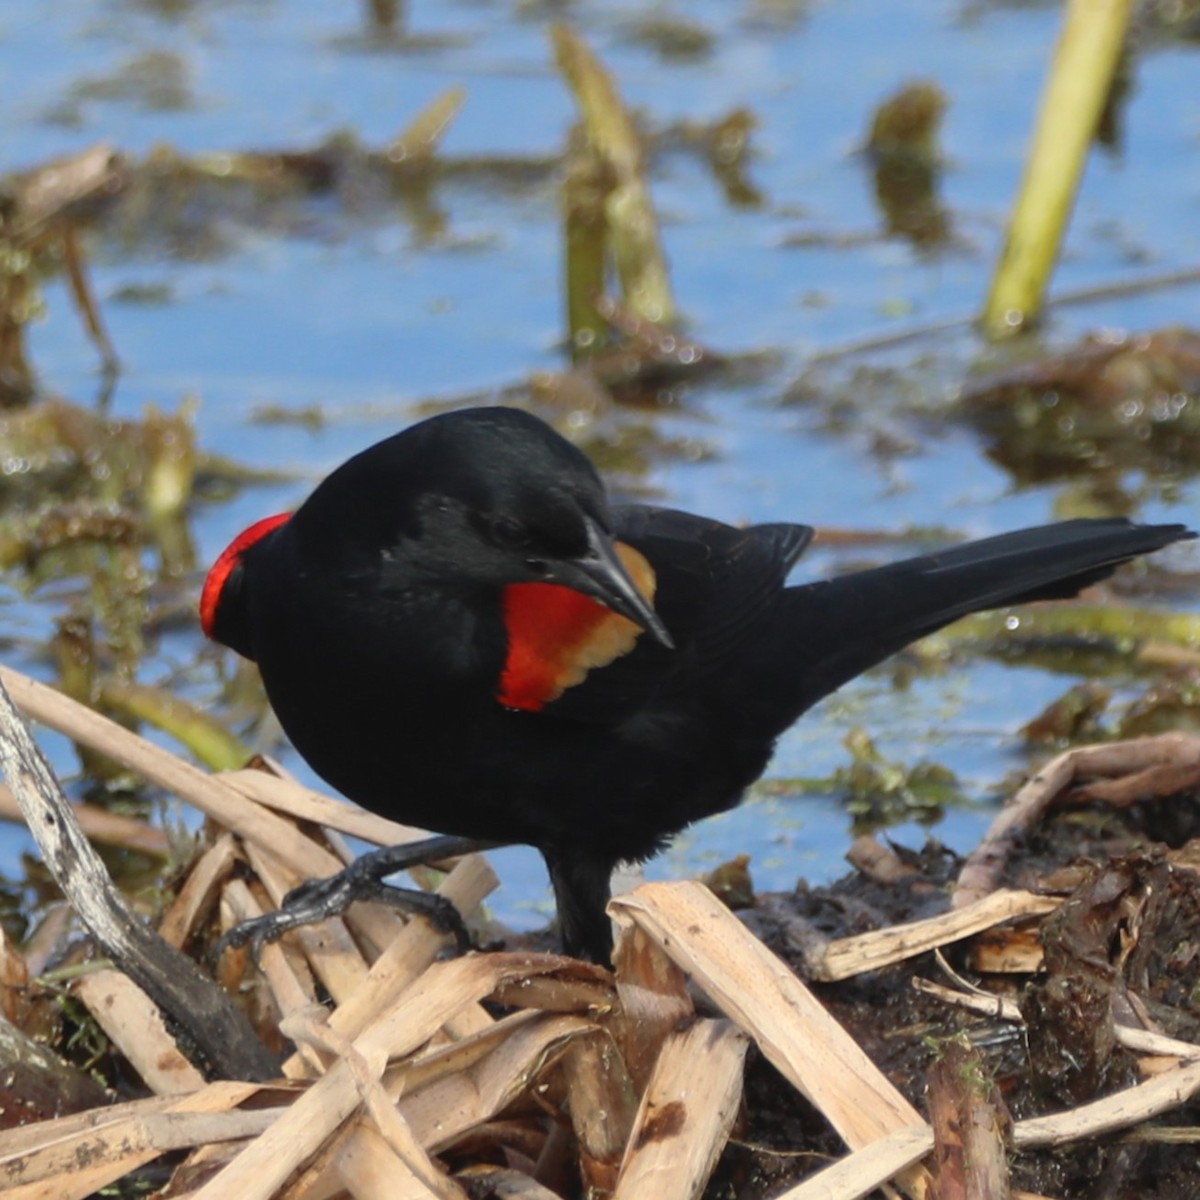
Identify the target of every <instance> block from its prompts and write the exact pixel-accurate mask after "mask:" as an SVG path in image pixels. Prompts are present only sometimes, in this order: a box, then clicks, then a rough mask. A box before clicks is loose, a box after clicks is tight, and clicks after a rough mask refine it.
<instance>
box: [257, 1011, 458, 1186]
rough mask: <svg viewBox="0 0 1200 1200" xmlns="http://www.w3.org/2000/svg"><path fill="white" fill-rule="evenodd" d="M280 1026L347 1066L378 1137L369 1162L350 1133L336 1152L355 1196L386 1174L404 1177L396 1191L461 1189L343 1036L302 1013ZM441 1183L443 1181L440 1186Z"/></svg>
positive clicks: (340, 1169) (378, 1074) (338, 1164)
mask: <svg viewBox="0 0 1200 1200" xmlns="http://www.w3.org/2000/svg"><path fill="white" fill-rule="evenodd" d="M280 1029H281V1032H282V1033H283V1034H284V1035H285V1036H287V1037H290V1038H292V1039H293V1040H294V1041H301V1040H303V1041H310V1042H312V1043H314V1044H315V1045H317V1046H318V1047H320V1048H321V1049H324V1050H328V1051H329V1052H330V1053H331V1054H333V1055H336V1057H337V1061H338V1062H341V1063H345V1064H347V1065H348V1066H349V1068H350V1071H351V1074H352V1075H353V1077H354V1082H355V1084H356V1086H357V1088H358V1092H359V1095H360V1097H361V1098H362V1101H363V1104H364V1107H365V1109H366V1115H367V1116H369V1117H370V1120H371V1122H372V1126H371V1128H372V1129H373V1131H374V1133H375V1134H377V1135H378V1139H381V1140H382V1142H383V1145H382V1146H380V1147H379V1148H378V1150H377V1152H376V1153H375V1154H374V1155H373V1156H372V1158H371V1160H370V1163H365V1162H364V1161H363V1157H364V1156H363V1154H362V1152H361V1151H360V1150H357V1148H356V1146H355V1145H354V1144H352V1143H354V1142H356V1139H354V1138H351V1140H350V1142H348V1143H347V1145H346V1156H345V1158H343V1157H342V1156H339V1157H338V1160H337V1162H336V1164H335V1167H336V1169H337V1170H338V1173H339V1174H340V1175H342V1176H343V1178H345V1176H346V1173H347V1170H348V1169H350V1170H351V1173H352V1175H353V1176H354V1177H355V1178H356V1179H357V1180H358V1183H357V1184H356V1185H355V1186H351V1188H350V1190H351V1191H352V1192H353V1193H354V1194H355V1195H371V1196H374V1195H376V1194H377V1193H378V1192H379V1188H380V1185H381V1184H382V1183H383V1182H384V1181H386V1180H387V1178H388V1177H389V1176H390V1177H391V1178H392V1179H393V1181H397V1183H399V1182H400V1181H404V1180H407V1181H409V1187H408V1188H405V1187H404V1186H403V1185H402V1184H400V1191H401V1192H404V1191H406V1190H411V1189H412V1188H415V1189H416V1190H417V1191H418V1192H423V1193H424V1194H427V1195H430V1196H435V1197H438V1198H439V1200H455V1198H456V1197H458V1196H459V1195H460V1194H461V1189H460V1188H459V1187H458V1186H457V1185H455V1184H451V1183H450V1182H449V1181H448V1180H447V1179H446V1178H445V1176H444V1175H442V1173H441V1171H440V1170H439V1169H438V1167H437V1166H436V1165H435V1164H434V1162H433V1160H432V1159H431V1158H430V1157H429V1154H428V1153H427V1152H426V1150H425V1148H424V1147H423V1146H422V1145H421V1143H420V1142H419V1141H418V1140H417V1138H416V1137H414V1136H413V1132H412V1129H411V1128H410V1127H409V1124H408V1122H407V1121H406V1120H405V1119H404V1117H403V1115H402V1114H401V1113H400V1112H399V1111H398V1110H397V1109H396V1107H395V1105H394V1104H393V1103H392V1101H391V1098H390V1097H389V1096H388V1095H387V1093H386V1092H385V1091H384V1088H383V1084H382V1081H381V1075H382V1072H381V1071H375V1070H374V1069H372V1068H371V1067H370V1066H369V1065H368V1063H367V1061H366V1060H365V1059H364V1058H363V1056H362V1055H361V1054H359V1052H358V1051H357V1050H356V1049H355V1047H354V1044H353V1043H352V1042H351V1041H350V1040H349V1039H348V1038H346V1037H343V1036H342V1035H341V1034H340V1033H338V1032H337V1031H336V1030H333V1029H331V1028H330V1027H329V1025H328V1024H326V1023H325V1022H318V1021H314V1020H311V1019H305V1018H302V1017H294V1018H292V1019H291V1020H290V1021H288V1022H287V1025H286V1026H281V1027H280ZM376 1142H377V1139H376V1138H374V1137H372V1138H370V1143H371V1145H373V1146H374V1145H375V1144H376ZM381 1160H382V1162H381ZM348 1162H355V1163H356V1164H357V1165H356V1166H355V1167H353V1168H348V1167H347V1165H346V1164H347V1163H348ZM443 1184H444V1185H445V1186H442V1185H443ZM394 1186H395V1184H394Z"/></svg>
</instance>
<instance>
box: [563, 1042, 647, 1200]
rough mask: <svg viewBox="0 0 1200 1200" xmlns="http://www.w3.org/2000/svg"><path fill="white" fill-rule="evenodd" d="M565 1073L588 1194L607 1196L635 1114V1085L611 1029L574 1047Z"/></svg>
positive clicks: (570, 1110) (564, 1061)
mask: <svg viewBox="0 0 1200 1200" xmlns="http://www.w3.org/2000/svg"><path fill="white" fill-rule="evenodd" d="M562 1071H563V1078H564V1079H565V1081H566V1085H567V1108H568V1112H569V1114H570V1118H571V1128H572V1129H573V1130H574V1132H575V1141H576V1143H577V1144H578V1146H579V1169H580V1173H581V1175H582V1176H583V1186H584V1190H585V1192H587V1193H588V1194H589V1195H606V1194H608V1193H609V1192H611V1191H612V1190H613V1187H614V1186H615V1185H616V1181H617V1172H618V1171H619V1170H620V1166H621V1160H622V1158H624V1156H625V1147H626V1146H627V1145H628V1143H629V1134H630V1131H631V1130H632V1129H633V1121H634V1118H635V1117H636V1115H637V1110H638V1098H637V1094H636V1092H635V1091H634V1090H633V1080H632V1079H630V1077H629V1070H628V1068H627V1067H626V1065H625V1059H624V1056H623V1055H622V1054H621V1053H620V1052H619V1051H618V1049H617V1046H616V1043H615V1042H614V1041H613V1037H612V1034H611V1033H610V1032H609V1031H608V1030H607V1029H597V1031H596V1032H595V1033H594V1034H593V1035H592V1036H591V1037H588V1038H583V1039H581V1040H578V1041H576V1042H574V1043H573V1044H572V1045H571V1047H570V1048H569V1049H568V1050H567V1053H566V1054H565V1055H564V1056H563V1062H562Z"/></svg>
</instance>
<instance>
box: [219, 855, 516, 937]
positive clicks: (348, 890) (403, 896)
mask: <svg viewBox="0 0 1200 1200" xmlns="http://www.w3.org/2000/svg"><path fill="white" fill-rule="evenodd" d="M498 845H502V843H500V842H479V841H475V840H473V839H472V838H463V837H431V838H425V839H424V840H422V841H419V842H406V843H405V844H404V845H402V846H382V847H380V849H378V850H372V851H371V852H370V853H368V854H363V855H360V856H359V857H358V858H356V859H355V860H354V861H353V862H352V863H351V864H350V865H349V866H348V867H345V868H344V869H343V870H341V871H339V872H338V873H337V874H336V875H330V876H328V877H327V878H325V879H310V880H308V882H306V883H302V884H300V886H299V887H296V888H293V889H292V890H291V891H290V892H288V894H287V895H286V896H284V898H283V903H282V904H281V905H280V906H279V908H278V909H277V910H276V911H275V912H273V913H267V914H266V915H265V916H262V917H255V918H253V919H251V920H249V921H242V922H241V923H240V924H238V925H235V926H234V927H233V928H232V929H230V930H229V931H228V933H226V934H225V935H224V936H223V937H222V938H221V940H220V941H219V942H218V943H217V945H216V949H215V950H214V952H213V953H214V957H219V956H220V955H221V954H222V953H223V952H224V951H225V950H227V949H229V948H230V947H233V946H244V945H246V944H247V943H250V945H251V946H252V948H253V950H254V953H255V954H257V953H258V952H259V950H261V949H262V947H263V946H264V945H265V944H266V943H267V942H273V941H275V940H276V939H277V938H279V937H280V936H282V935H283V934H285V933H287V931H288V930H289V929H296V928H298V927H299V926H301V925H311V924H313V923H314V922H316V921H324V920H325V919H326V918H328V917H336V916H339V915H340V914H341V913H344V912H345V911H346V909H347V908H349V907H350V905H351V904H353V903H354V902H355V901H356V900H377V901H379V902H381V903H383V904H388V905H391V906H392V907H393V908H399V909H403V910H404V911H406V912H409V913H417V914H419V915H421V916H423V917H425V918H427V919H428V920H429V921H430V922H432V923H433V925H434V926H436V927H437V928H438V929H440V930H441V931H442V932H443V933H449V934H453V935H454V939H455V941H456V942H457V943H458V949H459V950H460V951H465V950H469V949H470V948H471V939H470V936H469V935H468V933H467V927H466V925H465V924H464V923H463V919H462V914H461V913H460V912H459V911H458V909H456V908H455V907H454V905H453V904H451V903H450V901H449V900H447V899H446V898H445V897H444V896H439V895H437V894H435V893H433V892H421V891H417V890H416V889H413V888H400V887H394V886H392V885H391V884H388V883H384V879H386V878H387V876H389V875H394V874H395V873H396V872H397V871H403V870H406V869H407V868H409V867H415V866H418V865H419V864H422V863H434V862H437V861H438V860H439V859H444V858H457V857H458V856H459V855H462V854H474V853H475V852H476V851H479V850H489V849H492V848H493V847H495V846H498Z"/></svg>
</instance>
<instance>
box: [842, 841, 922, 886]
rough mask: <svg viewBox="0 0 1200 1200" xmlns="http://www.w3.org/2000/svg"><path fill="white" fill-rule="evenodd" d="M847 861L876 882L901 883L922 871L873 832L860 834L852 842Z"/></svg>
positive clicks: (847, 852) (847, 853)
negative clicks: (906, 860)
mask: <svg viewBox="0 0 1200 1200" xmlns="http://www.w3.org/2000/svg"><path fill="white" fill-rule="evenodd" d="M846 861H847V862H849V863H850V865H851V866H852V867H854V869H855V870H856V871H858V872H859V873H860V874H862V875H865V876H866V877H867V878H868V879H873V880H875V882H876V883H899V882H900V881H901V880H903V879H911V878H912V877H913V876H914V875H919V874H920V873H921V871H920V868H919V867H917V866H915V865H914V864H913V863H910V862H905V861H904V859H902V858H901V857H900V855H899V854H897V853H896V851H895V850H894V849H893V848H892V847H891V846H885V845H884V844H883V843H882V842H881V841H880V840H879V838H878V836H876V835H875V834H873V833H864V834H860V835H859V836H858V837H856V838H855V839H854V841H853V842H851V843H850V849H849V850H847V851H846Z"/></svg>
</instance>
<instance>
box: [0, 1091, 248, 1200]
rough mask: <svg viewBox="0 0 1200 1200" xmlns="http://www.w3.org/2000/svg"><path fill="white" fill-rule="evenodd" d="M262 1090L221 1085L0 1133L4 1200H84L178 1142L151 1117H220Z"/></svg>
mask: <svg viewBox="0 0 1200 1200" xmlns="http://www.w3.org/2000/svg"><path fill="white" fill-rule="evenodd" d="M262 1090H263V1089H262V1087H261V1085H258V1084H252V1083H232V1082H228V1081H222V1082H220V1083H214V1084H209V1085H208V1086H206V1087H205V1088H204V1089H202V1090H201V1091H199V1092H193V1093H192V1094H191V1095H188V1096H156V1097H153V1098H152V1099H150V1100H138V1101H134V1102H133V1103H130V1104H120V1105H113V1106H112V1107H109V1108H102V1109H92V1110H91V1111H89V1112H86V1113H79V1114H77V1115H75V1116H71V1117H60V1118H58V1119H57V1120H55V1121H43V1122H41V1123H40V1124H38V1125H33V1126H27V1127H25V1128H22V1129H10V1130H5V1131H4V1132H2V1133H0V1179H3V1180H4V1197H5V1200H35V1198H45V1197H49V1196H53V1197H56V1198H61V1200H76V1198H77V1200H84V1198H85V1197H89V1196H92V1195H94V1194H95V1193H96V1192H97V1191H99V1190H100V1189H101V1188H103V1187H107V1186H108V1185H109V1184H111V1183H113V1182H115V1181H116V1180H118V1179H120V1178H121V1177H122V1176H124V1175H127V1174H128V1173H129V1172H130V1171H134V1170H136V1169H137V1168H138V1167H141V1166H144V1165H145V1164H146V1163H148V1162H150V1161H151V1160H152V1159H155V1158H157V1157H158V1156H159V1155H160V1154H161V1153H164V1149H163V1148H161V1147H162V1146H163V1145H164V1144H166V1143H167V1142H168V1141H172V1140H173V1141H174V1142H178V1137H179V1134H178V1132H177V1131H176V1132H174V1133H172V1132H171V1129H172V1127H171V1126H170V1125H169V1124H168V1126H167V1127H166V1128H165V1129H164V1127H163V1126H161V1125H157V1126H156V1125H155V1124H154V1123H153V1122H154V1121H155V1120H156V1119H157V1118H159V1117H161V1116H164V1115H168V1116H169V1115H172V1114H174V1115H178V1114H188V1113H191V1114H221V1113H228V1112H230V1111H231V1110H233V1109H234V1108H235V1107H236V1106H237V1105H239V1104H241V1103H242V1102H243V1101H245V1100H248V1099H249V1098H250V1097H252V1096H254V1095H255V1094H257V1093H258V1092H260V1091H262ZM182 1144H183V1145H187V1144H189V1143H188V1142H186V1141H185V1142H183V1143H182ZM169 1148H172V1149H176V1148H178V1146H177V1145H171V1146H170V1147H169Z"/></svg>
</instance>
